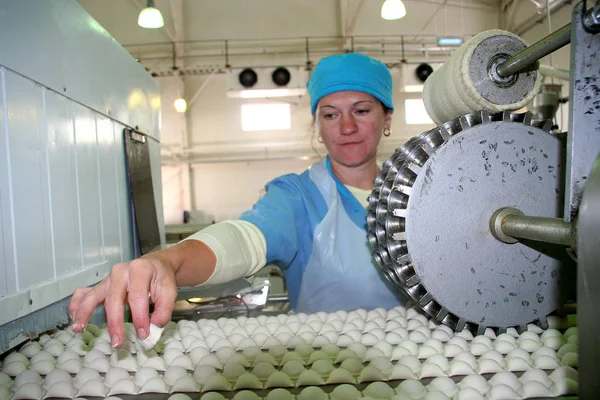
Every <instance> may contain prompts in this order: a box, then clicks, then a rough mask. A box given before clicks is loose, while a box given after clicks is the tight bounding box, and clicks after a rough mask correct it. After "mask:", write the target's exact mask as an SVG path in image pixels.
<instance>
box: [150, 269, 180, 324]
mask: <svg viewBox="0 0 600 400" xmlns="http://www.w3.org/2000/svg"><path fill="white" fill-rule="evenodd" d="M176 298H177V284H176V283H175V277H174V276H161V275H159V277H158V279H156V280H155V282H154V287H153V290H152V301H153V302H154V311H153V312H152V319H151V321H152V323H153V324H154V325H158V326H165V325H166V324H167V323H168V322H169V321H170V320H171V314H172V313H173V307H175V299H176Z"/></svg>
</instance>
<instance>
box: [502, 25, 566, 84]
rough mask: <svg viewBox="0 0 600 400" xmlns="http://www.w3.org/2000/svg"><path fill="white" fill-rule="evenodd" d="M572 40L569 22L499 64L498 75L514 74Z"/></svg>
mask: <svg viewBox="0 0 600 400" xmlns="http://www.w3.org/2000/svg"><path fill="white" fill-rule="evenodd" d="M570 41H571V24H567V25H565V26H563V27H562V28H560V29H559V30H557V31H555V32H553V33H552V34H551V35H548V36H546V37H545V38H543V39H542V40H540V41H538V42H537V43H535V44H533V45H531V46H529V47H528V48H526V49H525V50H523V51H521V52H519V53H517V54H515V55H514V56H512V57H511V58H509V59H508V60H506V61H504V62H503V63H502V64H500V65H498V68H497V72H498V75H500V76H501V77H507V76H510V75H514V74H516V73H518V72H520V71H522V70H523V69H525V68H527V67H530V66H531V65H533V64H534V63H535V62H536V61H537V60H539V59H540V58H542V57H545V56H547V55H548V54H550V53H552V52H553V51H556V50H558V49H560V48H561V47H563V46H566V45H567V44H569V42H570Z"/></svg>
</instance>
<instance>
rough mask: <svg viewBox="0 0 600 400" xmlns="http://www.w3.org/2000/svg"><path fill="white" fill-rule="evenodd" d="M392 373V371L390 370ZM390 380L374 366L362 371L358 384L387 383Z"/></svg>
mask: <svg viewBox="0 0 600 400" xmlns="http://www.w3.org/2000/svg"><path fill="white" fill-rule="evenodd" d="M390 373H391V370H390ZM387 380H388V378H387V376H386V375H385V374H384V373H383V372H382V371H381V370H379V369H378V368H375V367H373V366H370V365H368V366H366V367H364V368H363V369H362V371H360V374H359V375H358V378H357V382H358V383H364V382H376V381H387Z"/></svg>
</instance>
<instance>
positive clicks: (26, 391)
mask: <svg viewBox="0 0 600 400" xmlns="http://www.w3.org/2000/svg"><path fill="white" fill-rule="evenodd" d="M14 362H18V361H13V363H14ZM43 395H44V390H43V389H42V387H41V386H40V385H38V384H37V383H26V384H24V385H23V386H21V387H20V388H19V389H17V390H16V391H15V394H14V395H13V396H12V399H13V400H25V399H41V398H42V396H43ZM9 398H10V397H9Z"/></svg>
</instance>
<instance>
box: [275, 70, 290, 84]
mask: <svg viewBox="0 0 600 400" xmlns="http://www.w3.org/2000/svg"><path fill="white" fill-rule="evenodd" d="M291 77H292V76H291V75H290V71H288V70H287V68H284V67H279V68H276V69H275V70H274V71H273V73H272V74H271V78H272V79H273V83H274V84H276V85H277V86H285V85H287V84H288V83H290V79H291Z"/></svg>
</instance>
